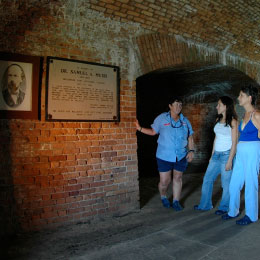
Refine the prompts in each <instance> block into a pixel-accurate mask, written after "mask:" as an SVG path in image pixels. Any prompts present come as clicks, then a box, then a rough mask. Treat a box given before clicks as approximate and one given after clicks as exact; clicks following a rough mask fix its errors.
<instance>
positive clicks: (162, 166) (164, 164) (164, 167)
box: [156, 156, 188, 172]
mask: <svg viewBox="0 0 260 260" xmlns="http://www.w3.org/2000/svg"><path fill="white" fill-rule="evenodd" d="M156 160H157V166H158V171H159V172H168V171H171V170H176V171H178V172H184V171H185V170H186V168H187V166H188V162H187V159H186V156H184V157H183V158H182V159H181V160H180V161H176V162H168V161H164V160H161V159H159V158H156Z"/></svg>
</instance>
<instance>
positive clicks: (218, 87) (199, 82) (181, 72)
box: [136, 64, 255, 207]
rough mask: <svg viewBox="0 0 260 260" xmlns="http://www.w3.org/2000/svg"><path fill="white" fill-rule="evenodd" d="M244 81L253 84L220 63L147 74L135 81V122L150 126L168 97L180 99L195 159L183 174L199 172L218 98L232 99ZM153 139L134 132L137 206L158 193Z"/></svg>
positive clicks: (209, 141)
mask: <svg viewBox="0 0 260 260" xmlns="http://www.w3.org/2000/svg"><path fill="white" fill-rule="evenodd" d="M246 82H252V83H254V84H255V81H254V80H252V79H251V78H250V77H248V76H247V75H245V74H244V73H242V72H241V71H239V70H237V69H234V68H232V67H229V66H224V65H221V64H188V65H185V66H177V67H170V68H165V69H160V70H156V71H153V72H150V73H148V74H145V75H143V76H141V77H139V78H137V79H136V96H137V97H136V98H137V119H138V120H139V122H140V125H141V126H142V127H148V128H149V127H151V124H152V123H153V121H154V119H155V118H156V116H158V115H159V114H160V113H162V112H166V111H168V110H169V108H168V100H169V98H170V97H171V96H173V95H178V96H181V97H182V98H183V100H184V108H183V114H184V115H185V116H187V117H188V119H189V120H190V121H191V123H192V126H193V130H194V132H195V134H194V136H195V138H194V139H195V145H196V160H195V162H193V163H191V165H189V167H188V169H187V171H186V173H189V172H193V173H194V172H198V173H203V172H204V171H205V170H206V167H207V164H208V159H209V157H210V154H211V150H212V143H213V140H214V133H213V131H212V129H213V126H214V122H215V115H216V109H215V107H216V103H217V101H218V98H219V97H220V96H222V95H228V96H230V97H232V98H233V99H234V100H236V99H237V96H238V94H239V91H240V88H241V86H242V84H243V83H246ZM239 110H241V109H240V108H239V107H238V108H237V112H238V114H239V115H241V114H242V112H240V111H239ZM157 137H158V136H147V135H144V134H142V133H139V132H137V146H138V148H137V156H138V171H139V184H140V204H141V207H142V206H143V205H145V204H146V203H147V201H149V199H150V198H151V197H152V196H153V195H154V194H155V193H157V192H158V189H157V185H158V182H159V175H158V170H157V165H156V148H157ZM151 180H153V181H151Z"/></svg>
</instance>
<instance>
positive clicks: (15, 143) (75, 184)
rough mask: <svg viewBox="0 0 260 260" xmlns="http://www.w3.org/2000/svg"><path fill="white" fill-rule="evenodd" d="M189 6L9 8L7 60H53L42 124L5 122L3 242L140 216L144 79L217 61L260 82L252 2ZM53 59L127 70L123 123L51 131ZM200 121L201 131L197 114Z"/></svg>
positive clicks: (2, 45) (0, 10)
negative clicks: (25, 233) (15, 56)
mask: <svg viewBox="0 0 260 260" xmlns="http://www.w3.org/2000/svg"><path fill="white" fill-rule="evenodd" d="M189 2H190V1H171V2H167V1H163V0H160V1H152V0H146V1H139V0H138V1H137V0H136V1H129V0H120V1H114V0H103V1H95V0H91V1H83V0H79V1H65V0H60V1H47V0H46V1H36V0H27V1H7V0H3V1H1V6H0V17H1V21H2V23H1V25H0V35H1V37H0V51H4V52H11V53H20V54H25V55H26V54H27V55H36V56H42V57H44V62H43V75H42V86H41V104H40V110H41V118H40V119H39V120H19V119H17V120H0V140H1V141H2V142H1V146H0V154H1V162H2V163H1V166H0V170H1V176H0V186H1V192H0V202H1V214H0V223H1V226H2V227H3V229H2V231H1V232H2V233H1V235H2V234H4V233H8V232H10V230H14V229H15V228H16V227H18V228H19V227H20V228H23V229H24V230H33V229H41V228H44V227H47V226H53V225H60V224H63V223H68V222H74V221H82V220H86V219H91V218H94V217H100V216H112V215H116V214H117V215H120V214H124V213H126V212H130V211H132V210H136V209H137V208H138V207H139V202H138V198H139V191H138V169H137V155H136V148H137V145H136V132H135V127H134V120H135V113H136V94H135V79H136V78H137V77H138V76H140V75H142V74H144V73H147V72H149V71H151V70H154V69H158V68H162V67H167V66H172V65H173V66H174V65H176V64H183V63H187V62H201V61H205V60H206V61H208V60H212V61H214V62H216V63H221V64H223V63H228V64H229V65H230V66H234V67H236V68H238V69H240V70H242V71H243V72H245V73H246V74H248V75H249V76H251V77H252V78H254V79H256V80H257V81H260V80H259V79H260V76H259V58H260V56H259V55H260V54H258V48H257V46H256V44H255V42H256V41H257V39H258V38H257V35H256V26H255V25H254V22H252V21H250V19H249V18H248V20H246V19H247V17H249V16H245V15H243V13H241V12H249V11H250V12H252V13H253V14H256V15H257V13H255V10H256V11H257V10H258V9H257V8H255V9H252V8H251V7H248V6H247V4H246V3H244V4H240V7H239V8H240V9H235V10H237V11H232V12H233V13H232V12H231V11H230V13H229V14H226V13H225V12H227V11H226V10H231V8H227V7H231V6H230V5H232V4H230V3H229V2H230V1H224V2H223V1H221V3H220V1H206V2H207V5H205V3H201V4H200V5H199V6H198V4H196V6H195V4H191V3H190V4H188V3H189ZM195 9H196V11H195ZM223 10H225V12H224V13H223V12H222V11H223ZM258 13H259V12H258ZM231 14H232V15H233V16H232V15H231ZM241 15H243V17H244V18H243V19H244V22H243V23H240V22H239V21H238V20H239V19H238V18H241V17H240V16H241ZM212 16H215V17H214V19H212ZM191 18H192V19H191ZM213 20H214V21H213ZM227 20H228V21H229V23H227ZM248 26H249V27H248ZM205 27H206V28H207V30H206V29H205ZM245 28H246V30H247V31H248V36H245V34H244V31H245ZM249 28H251V30H249ZM249 32H250V33H249ZM220 36H221V37H220ZM245 37H248V38H250V39H251V40H250V41H249V40H248V41H246V39H245ZM234 41H236V44H234ZM229 44H230V48H229V49H228V52H227V51H225V52H223V49H224V48H225V47H226V46H228V45H229ZM47 56H56V57H63V58H70V59H78V60H82V61H89V62H98V63H101V64H109V65H116V66H119V67H120V71H121V81H120V117H121V121H120V123H107V122H106V123H104V122H95V123H93V122H57V123H53V122H52V123H50V122H45V77H46V57H47ZM198 109H200V108H198ZM193 120H194V122H197V124H198V125H199V124H200V123H199V122H200V121H201V119H200V118H198V117H197V115H194V119H193ZM202 134H203V133H202ZM199 135H200V134H199V133H198V136H196V138H195V140H197V138H199Z"/></svg>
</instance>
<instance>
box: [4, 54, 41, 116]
mask: <svg viewBox="0 0 260 260" xmlns="http://www.w3.org/2000/svg"><path fill="white" fill-rule="evenodd" d="M40 66H41V57H38V56H29V55H22V54H12V53H4V52H0V118H3V119H38V118H39V114H38V100H39V96H38V93H39V82H40Z"/></svg>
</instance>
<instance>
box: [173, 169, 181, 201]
mask: <svg viewBox="0 0 260 260" xmlns="http://www.w3.org/2000/svg"><path fill="white" fill-rule="evenodd" d="M182 174H183V173H182V172H179V171H176V170H174V171H173V184H172V189H173V200H178V201H179V200H180V197H181V189H182Z"/></svg>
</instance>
